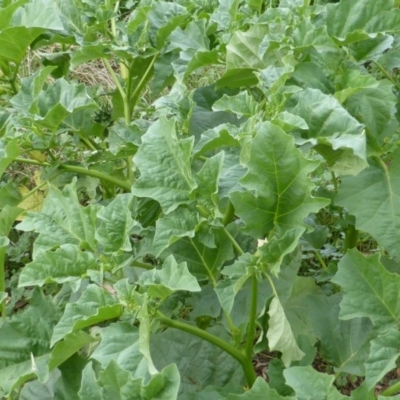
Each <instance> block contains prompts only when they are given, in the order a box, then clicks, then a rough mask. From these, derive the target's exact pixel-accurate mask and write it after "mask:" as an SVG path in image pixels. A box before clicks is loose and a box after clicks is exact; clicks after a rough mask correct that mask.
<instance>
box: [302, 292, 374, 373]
mask: <svg viewBox="0 0 400 400" xmlns="http://www.w3.org/2000/svg"><path fill="white" fill-rule="evenodd" d="M341 299H342V296H341V295H340V294H335V295H333V296H330V297H325V296H318V298H317V297H314V296H311V297H310V299H309V304H310V308H311V312H310V316H311V320H312V324H313V329H314V332H315V335H316V336H317V337H318V338H319V339H320V340H321V352H322V355H323V356H324V358H325V360H326V361H328V362H329V363H331V364H332V365H333V366H334V367H335V370H336V371H338V372H345V373H347V374H353V375H358V376H363V375H364V374H365V367H364V363H365V361H366V359H367V358H368V354H369V337H370V334H371V328H372V325H371V322H370V321H369V319H367V318H354V319H351V320H346V321H343V320H340V319H339V311H340V309H339V303H340V301H341Z"/></svg>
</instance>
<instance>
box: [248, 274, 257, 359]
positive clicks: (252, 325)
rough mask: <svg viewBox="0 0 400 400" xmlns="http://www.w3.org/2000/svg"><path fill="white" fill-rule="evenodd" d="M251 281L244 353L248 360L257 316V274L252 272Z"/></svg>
mask: <svg viewBox="0 0 400 400" xmlns="http://www.w3.org/2000/svg"><path fill="white" fill-rule="evenodd" d="M251 279H252V281H251V303H250V316H249V324H248V328H247V337H246V347H245V353H246V358H247V359H248V360H250V361H251V360H252V357H253V342H254V335H255V333H256V317H257V297H258V281H257V276H256V274H255V273H254V274H253V276H252V278H251Z"/></svg>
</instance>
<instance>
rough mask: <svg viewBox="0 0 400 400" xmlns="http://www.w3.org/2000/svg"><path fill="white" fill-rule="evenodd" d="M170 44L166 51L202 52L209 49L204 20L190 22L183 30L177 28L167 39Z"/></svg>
mask: <svg viewBox="0 0 400 400" xmlns="http://www.w3.org/2000/svg"><path fill="white" fill-rule="evenodd" d="M169 40H170V44H169V46H168V48H167V51H171V50H175V49H181V50H189V49H193V50H203V51H208V50H209V49H210V41H209V39H208V37H207V32H206V20H205V19H200V20H198V21H191V22H189V24H187V26H186V28H185V29H182V28H181V27H179V26H178V27H177V28H176V29H175V30H174V31H173V32H172V33H171V35H170V37H169Z"/></svg>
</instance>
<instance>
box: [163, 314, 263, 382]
mask: <svg viewBox="0 0 400 400" xmlns="http://www.w3.org/2000/svg"><path fill="white" fill-rule="evenodd" d="M156 315H157V317H158V318H159V320H160V321H161V322H162V323H164V324H165V325H167V326H169V327H170V328H175V329H179V330H181V331H184V332H187V333H190V334H192V335H195V336H197V337H199V338H201V339H204V340H206V341H207V342H209V343H212V344H213V345H215V346H217V347H219V348H220V349H222V350H223V351H225V352H226V353H228V354H229V355H231V356H232V357H233V358H235V359H236V360H237V361H238V362H239V363H240V364H241V366H242V368H243V372H244V374H245V377H246V381H247V384H248V385H249V386H250V387H251V386H252V385H253V383H254V381H255V380H256V374H255V372H254V368H253V364H252V360H251V359H248V357H246V355H245V354H243V353H242V352H241V351H240V350H238V349H236V348H235V347H234V346H232V345H231V344H229V343H227V342H226V341H225V340H223V339H221V338H219V337H218V336H215V335H213V334H212V333H210V332H207V331H205V330H203V329H200V328H198V327H197V326H194V325H189V324H187V323H185V322H181V321H176V320H173V319H171V318H168V317H167V316H166V315H164V314H162V313H161V312H160V311H157V314H156Z"/></svg>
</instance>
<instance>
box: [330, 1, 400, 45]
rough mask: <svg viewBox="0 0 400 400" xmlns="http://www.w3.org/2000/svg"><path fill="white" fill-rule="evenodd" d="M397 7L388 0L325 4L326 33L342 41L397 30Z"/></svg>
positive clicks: (365, 37)
mask: <svg viewBox="0 0 400 400" xmlns="http://www.w3.org/2000/svg"><path fill="white" fill-rule="evenodd" d="M399 23H400V10H397V9H393V1H392V0H360V1H357V0H345V1H341V2H340V3H338V4H329V5H327V15H326V24H327V29H328V33H329V35H330V36H335V37H336V39H338V40H339V41H340V42H342V43H344V44H348V43H352V42H356V41H360V40H364V39H367V38H370V37H372V38H373V37H375V35H376V34H377V33H383V32H398V31H399Z"/></svg>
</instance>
